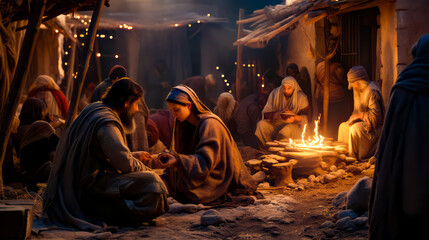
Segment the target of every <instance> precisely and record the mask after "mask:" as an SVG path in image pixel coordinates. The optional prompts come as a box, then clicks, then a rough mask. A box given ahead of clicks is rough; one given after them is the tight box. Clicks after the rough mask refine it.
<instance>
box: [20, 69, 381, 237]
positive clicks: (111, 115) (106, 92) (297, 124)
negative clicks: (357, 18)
mask: <svg viewBox="0 0 429 240" xmlns="http://www.w3.org/2000/svg"><path fill="white" fill-rule="evenodd" d="M40 79H42V80H43V81H46V82H49V84H51V83H50V82H51V81H53V79H52V78H49V77H48V76H42V77H40ZM348 80H349V83H350V87H351V88H353V90H354V93H355V113H354V114H353V115H352V116H351V117H350V119H349V121H348V122H347V124H346V123H344V124H342V125H341V126H340V133H339V140H342V141H346V142H349V146H350V154H351V155H352V156H354V157H356V158H358V159H361V158H365V157H368V156H370V155H371V154H373V152H372V151H373V149H372V148H371V147H373V145H375V144H372V143H374V141H376V140H377V138H378V136H379V133H380V127H381V124H382V119H383V109H382V105H383V104H382V102H381V94H380V91H379V90H378V88H377V87H376V85H374V84H372V83H370V82H369V79H368V77H367V74H366V71H365V69H364V68H363V67H361V66H357V67H353V68H352V69H351V70H350V71H349V73H348ZM35 82H39V81H35ZM53 82H54V81H53ZM54 83H55V82H54ZM51 85H52V84H51ZM57 87H58V86H56V87H55V85H52V87H51V88H47V87H40V88H38V91H39V92H38V91H37V89H36V90H33V91H30V94H29V98H28V99H27V100H26V101H25V103H24V104H23V107H22V110H21V114H20V117H19V118H20V120H21V123H20V125H19V127H18V129H17V132H16V134H15V135H14V138H13V139H14V142H15V149H17V150H18V151H17V155H18V157H19V158H20V165H21V173H22V177H23V183H24V186H26V187H27V188H28V189H30V190H33V189H37V183H38V182H47V188H46V191H45V193H44V196H43V198H44V199H43V200H44V206H43V208H44V209H43V211H44V215H45V216H46V217H48V218H49V220H50V221H51V222H53V223H55V224H60V225H65V226H71V227H75V228H78V229H85V230H103V229H104V228H105V227H106V223H107V224H113V225H132V226H137V225H139V224H141V223H142V222H143V221H149V220H151V219H154V218H156V217H157V216H159V215H162V214H163V213H165V212H167V211H168V209H169V207H168V203H167V196H172V197H173V198H175V199H176V200H177V201H179V202H181V203H196V204H198V203H202V204H213V203H219V202H222V201H228V200H229V201H230V200H231V196H236V195H252V194H255V191H256V184H257V182H256V179H254V178H253V177H252V176H251V175H250V174H249V172H248V170H247V168H246V167H245V165H244V162H243V160H242V158H241V154H240V152H239V149H238V147H237V145H236V141H235V138H236V137H238V138H239V139H240V140H242V142H243V143H244V144H245V145H249V146H253V147H256V148H262V149H263V148H266V143H267V142H268V141H273V140H276V139H277V140H281V139H288V138H299V137H300V134H301V132H302V127H303V125H304V124H305V123H307V122H308V121H309V120H310V119H311V108H310V102H309V101H308V98H307V96H306V94H305V93H304V92H303V91H302V90H301V87H300V85H299V84H298V82H297V81H296V79H295V78H294V77H293V76H287V77H285V78H284V79H283V80H282V82H281V85H280V86H279V87H277V88H275V89H274V90H272V91H271V93H270V94H269V96H268V97H267V96H266V95H261V94H253V95H249V96H247V97H246V98H244V99H243V100H241V101H240V102H239V103H238V102H237V101H235V100H234V97H233V96H232V95H231V94H230V93H222V94H221V95H220V96H219V98H218V103H217V105H216V106H215V107H214V109H213V112H212V111H211V109H209V108H208V107H207V106H206V105H205V104H204V103H203V102H202V100H201V99H200V98H199V96H198V95H197V94H196V93H195V91H194V90H193V89H192V88H191V87H189V86H187V85H183V84H180V85H178V86H176V87H173V88H172V89H171V91H170V93H169V94H168V96H167V98H166V100H165V101H166V104H167V106H168V108H169V110H158V111H156V112H154V113H152V114H151V113H150V111H149V109H148V107H147V106H146V104H145V101H144V90H143V88H142V87H141V86H140V85H139V84H137V83H136V82H135V81H133V80H132V79H130V78H128V77H126V70H125V68H124V67H122V66H114V67H113V68H112V70H111V72H110V74H109V78H107V79H106V80H104V81H103V82H102V83H100V84H99V85H98V86H97V87H96V88H95V90H94V93H93V96H92V98H91V102H92V103H90V104H88V105H87V106H86V107H84V108H83V109H82V110H81V112H80V113H79V115H78V117H77V118H76V119H75V120H74V121H73V122H72V124H71V126H70V127H69V128H68V129H67V130H65V131H64V129H62V128H61V123H58V121H54V120H53V119H54V117H55V116H63V117H64V118H65V116H66V114H67V110H68V104H57V109H55V108H53V107H52V106H49V104H47V103H48V102H60V103H61V102H62V100H63V99H64V96H63V95H61V94H60V93H58V90H59V88H57ZM43 91H48V93H49V94H48V93H46V92H45V93H43ZM57 95H61V96H59V97H57ZM49 97H51V98H52V97H53V98H52V99H51V100H53V101H49ZM52 109H54V110H52ZM53 113H54V114H53ZM57 114H58V115H57ZM57 129H58V130H57ZM59 131H61V134H58V132H59ZM234 134H236V136H233V135H234ZM41 150H42V151H41ZM156 168H158V169H164V170H163V173H162V175H160V176H159V175H158V174H156V173H154V172H153V171H152V169H156Z"/></svg>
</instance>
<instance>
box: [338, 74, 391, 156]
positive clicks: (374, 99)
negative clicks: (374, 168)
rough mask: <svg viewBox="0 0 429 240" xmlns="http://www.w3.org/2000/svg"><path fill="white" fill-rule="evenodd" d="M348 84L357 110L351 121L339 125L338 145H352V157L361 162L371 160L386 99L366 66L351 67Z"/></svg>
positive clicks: (350, 149) (381, 125) (378, 135)
mask: <svg viewBox="0 0 429 240" xmlns="http://www.w3.org/2000/svg"><path fill="white" fill-rule="evenodd" d="M347 80H348V82H349V89H352V88H353V101H354V110H353V113H352V115H351V116H350V118H349V120H348V121H347V122H343V123H341V124H340V127H339V129H338V141H340V142H344V143H347V144H348V145H349V156H350V157H354V158H356V159H358V160H362V159H366V158H370V157H372V156H373V155H374V153H375V150H376V148H377V142H378V138H379V137H380V134H381V129H382V127H383V119H384V106H383V98H382V96H381V92H380V89H379V88H378V86H377V84H376V83H375V82H370V81H369V78H368V74H367V73H366V70H365V68H364V67H363V66H354V67H352V68H351V69H350V70H349V72H348V73H347Z"/></svg>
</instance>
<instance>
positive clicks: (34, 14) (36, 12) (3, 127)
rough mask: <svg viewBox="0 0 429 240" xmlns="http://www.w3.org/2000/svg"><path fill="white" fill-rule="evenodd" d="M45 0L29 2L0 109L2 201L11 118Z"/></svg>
mask: <svg viewBox="0 0 429 240" xmlns="http://www.w3.org/2000/svg"><path fill="white" fill-rule="evenodd" d="M45 7H46V0H33V1H32V2H31V12H30V16H29V19H28V27H27V31H26V32H25V37H24V40H23V44H22V47H21V51H20V53H19V59H18V64H17V66H16V70H15V73H14V75H13V80H12V85H11V87H10V90H9V94H8V96H7V99H6V105H5V106H4V107H3V108H2V112H1V116H2V119H1V121H0V136H2V137H4V139H3V143H2V144H1V145H0V148H1V149H0V154H1V156H0V194H1V198H2V199H4V192H3V171H2V170H3V161H4V157H5V153H6V148H7V144H8V142H9V137H10V132H11V126H12V122H13V118H14V116H15V113H16V109H17V108H18V103H19V99H20V97H21V95H22V92H23V91H24V86H25V84H26V82H27V78H28V71H29V70H30V63H31V60H32V58H33V53H34V48H35V46H36V41H37V37H38V35H39V29H40V24H41V22H42V18H43V14H44V12H45Z"/></svg>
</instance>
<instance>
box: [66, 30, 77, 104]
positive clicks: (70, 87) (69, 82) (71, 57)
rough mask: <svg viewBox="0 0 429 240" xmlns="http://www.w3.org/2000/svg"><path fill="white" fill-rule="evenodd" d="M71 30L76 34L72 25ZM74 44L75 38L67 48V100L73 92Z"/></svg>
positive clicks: (75, 42)
mask: <svg viewBox="0 0 429 240" xmlns="http://www.w3.org/2000/svg"><path fill="white" fill-rule="evenodd" d="M72 32H73V36H74V35H75V34H76V27H75V26H74V27H72ZM76 44H77V40H75V41H72V42H71V44H70V47H71V48H70V49H69V54H70V55H69V59H68V60H67V61H68V63H69V64H68V66H67V88H66V98H67V100H69V101H70V99H71V93H72V92H73V84H72V83H73V79H74V78H73V76H74V64H75V62H76V61H75V59H76Z"/></svg>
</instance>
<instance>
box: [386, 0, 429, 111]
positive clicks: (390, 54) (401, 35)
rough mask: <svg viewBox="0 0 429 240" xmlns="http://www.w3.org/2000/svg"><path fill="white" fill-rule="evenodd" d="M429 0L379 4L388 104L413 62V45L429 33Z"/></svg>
mask: <svg viewBox="0 0 429 240" xmlns="http://www.w3.org/2000/svg"><path fill="white" fill-rule="evenodd" d="M427 3H428V2H427V0H413V1H408V0H396V2H395V3H387V4H382V5H380V6H379V9H380V13H381V14H380V29H381V72H380V78H381V80H382V81H383V86H382V88H383V89H382V92H383V98H384V101H385V103H386V105H387V103H388V100H389V96H390V90H391V89H392V86H393V84H395V82H396V78H397V77H398V75H399V73H401V71H402V70H404V68H405V67H406V66H407V65H408V64H410V63H411V61H412V56H411V54H410V51H411V47H412V46H413V44H414V43H415V42H416V41H417V40H418V39H419V38H420V37H421V36H422V35H424V34H428V33H429V24H428V22H429V14H428V13H427V11H428V7H427Z"/></svg>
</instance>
